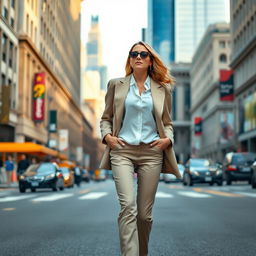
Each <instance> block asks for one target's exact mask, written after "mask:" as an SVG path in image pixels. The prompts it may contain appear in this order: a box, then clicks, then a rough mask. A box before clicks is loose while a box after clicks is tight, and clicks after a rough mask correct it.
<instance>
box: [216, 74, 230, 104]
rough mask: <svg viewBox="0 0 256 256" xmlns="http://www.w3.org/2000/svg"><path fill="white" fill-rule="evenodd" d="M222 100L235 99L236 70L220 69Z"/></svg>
mask: <svg viewBox="0 0 256 256" xmlns="http://www.w3.org/2000/svg"><path fill="white" fill-rule="evenodd" d="M219 88H220V100H221V101H233V100H234V71H233V70H220V86H219Z"/></svg>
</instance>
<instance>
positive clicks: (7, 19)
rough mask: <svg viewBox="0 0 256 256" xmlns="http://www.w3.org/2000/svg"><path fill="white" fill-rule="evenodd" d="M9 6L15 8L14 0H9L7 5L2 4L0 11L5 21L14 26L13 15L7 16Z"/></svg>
mask: <svg viewBox="0 0 256 256" xmlns="http://www.w3.org/2000/svg"><path fill="white" fill-rule="evenodd" d="M0 6H1V5H0ZM9 8H12V9H13V10H15V0H11V2H8V6H2V12H1V14H2V16H3V18H4V19H5V20H6V21H7V23H9V22H10V25H11V27H12V28H14V26H15V21H14V17H9V16H10V14H9V13H10V9H9Z"/></svg>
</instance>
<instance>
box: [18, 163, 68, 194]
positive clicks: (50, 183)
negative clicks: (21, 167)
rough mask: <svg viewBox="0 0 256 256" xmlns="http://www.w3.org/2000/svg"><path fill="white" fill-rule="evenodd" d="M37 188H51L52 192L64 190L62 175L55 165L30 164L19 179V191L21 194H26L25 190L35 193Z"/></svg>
mask: <svg viewBox="0 0 256 256" xmlns="http://www.w3.org/2000/svg"><path fill="white" fill-rule="evenodd" d="M38 188H51V189H52V190H53V191H57V189H60V190H63V189H64V178H63V174H62V173H61V171H60V168H59V166H58V165H57V164H56V163H51V162H44V163H41V164H32V165H30V166H29V167H28V168H27V169H26V171H25V172H24V173H23V174H22V175H21V176H20V177H19V191H20V192H21V193H24V192H26V189H31V191H32V192H35V191H36V189H38Z"/></svg>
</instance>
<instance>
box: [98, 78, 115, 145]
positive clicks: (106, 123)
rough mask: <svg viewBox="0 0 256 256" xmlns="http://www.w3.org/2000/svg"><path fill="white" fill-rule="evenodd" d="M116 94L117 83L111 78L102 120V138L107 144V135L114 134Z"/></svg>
mask: <svg viewBox="0 0 256 256" xmlns="http://www.w3.org/2000/svg"><path fill="white" fill-rule="evenodd" d="M114 94H115V84H114V82H113V80H110V81H109V82H108V86H107V93H106V96H105V109H104V112H103V114H102V117H101V120H100V130H101V138H102V143H103V144H107V143H106V141H105V136H106V135H107V134H109V133H110V134H112V127H113V115H114V110H113V106H114Z"/></svg>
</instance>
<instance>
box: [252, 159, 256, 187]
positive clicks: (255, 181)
mask: <svg viewBox="0 0 256 256" xmlns="http://www.w3.org/2000/svg"><path fill="white" fill-rule="evenodd" d="M251 168H252V175H251V183H252V188H256V159H255V161H254V163H253V164H252V166H251Z"/></svg>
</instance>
